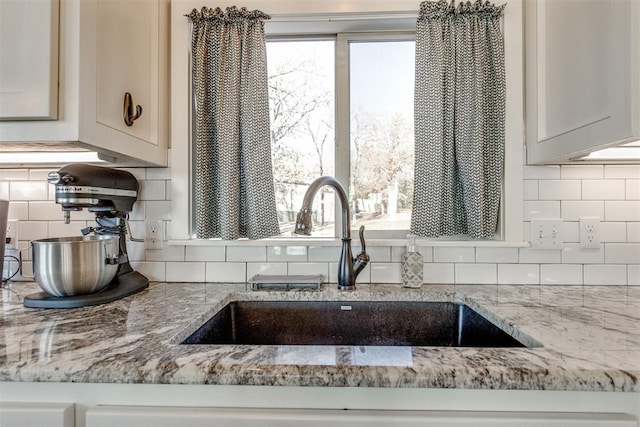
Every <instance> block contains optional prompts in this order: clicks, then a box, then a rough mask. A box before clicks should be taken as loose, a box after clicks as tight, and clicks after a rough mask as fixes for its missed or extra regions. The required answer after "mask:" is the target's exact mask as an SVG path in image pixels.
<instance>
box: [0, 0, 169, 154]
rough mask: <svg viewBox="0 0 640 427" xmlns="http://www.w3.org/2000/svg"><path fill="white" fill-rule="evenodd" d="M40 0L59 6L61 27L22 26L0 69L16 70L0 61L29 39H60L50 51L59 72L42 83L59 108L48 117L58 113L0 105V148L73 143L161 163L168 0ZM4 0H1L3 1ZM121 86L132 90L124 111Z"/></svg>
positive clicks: (1, 21) (1, 18)
mask: <svg viewBox="0 0 640 427" xmlns="http://www.w3.org/2000/svg"><path fill="white" fill-rule="evenodd" d="M10 1H14V0H10ZM16 1H17V2H19V3H24V4H25V5H26V4H28V5H29V7H28V9H29V10H31V4H32V2H31V1H28V2H24V1H23V0H16ZM37 1H38V2H44V3H51V4H53V5H54V6H55V7H54V9H55V8H58V7H59V17H60V20H59V31H58V32H57V33H56V34H52V35H43V34H42V32H36V33H31V32H27V33H26V34H23V35H22V37H16V38H15V39H14V43H13V44H11V45H10V46H9V50H10V51H11V53H7V54H4V53H3V54H2V56H1V58H2V60H3V62H2V67H1V69H2V71H3V73H4V72H5V70H8V72H9V74H17V73H20V70H19V69H17V68H15V67H13V66H12V64H10V63H6V64H5V62H4V58H5V56H8V55H18V56H20V52H23V53H22V54H23V55H24V52H25V50H26V51H28V49H29V46H30V45H33V44H43V45H54V44H55V46H58V39H59V52H57V51H54V53H56V55H57V59H58V61H59V76H58V79H57V80H55V81H49V82H47V84H48V88H49V89H52V88H53V89H55V90H52V92H55V93H56V94H57V96H58V102H57V107H58V114H57V118H56V116H55V114H53V115H51V116H50V117H51V118H53V119H56V120H47V121H44V120H42V117H43V116H42V115H35V114H32V115H31V116H30V117H29V118H30V119H32V120H30V121H24V120H22V121H19V120H16V119H15V116H14V115H9V114H5V113H4V111H3V110H0V115H2V116H4V118H5V119H4V120H2V121H0V151H2V150H3V146H4V147H5V149H11V150H16V149H19V148H20V146H31V145H32V144H33V143H34V142H37V144H38V145H39V147H38V149H42V146H45V147H48V148H49V149H51V150H56V149H59V147H61V146H65V147H69V146H74V145H75V146H79V147H83V148H88V149H92V150H95V151H97V152H99V153H101V154H102V155H103V156H104V157H105V158H108V159H110V160H112V161H115V162H116V163H117V164H121V165H140V166H148V165H154V166H166V165H167V155H168V153H167V148H168V140H169V100H168V96H169V2H168V0H37ZM58 1H59V3H58ZM4 2H5V0H0V4H4ZM10 20H11V17H10V16H8V15H5V14H3V15H0V28H2V30H0V34H1V35H4V32H3V30H4V26H5V22H6V21H10ZM23 24H24V23H23V22H21V23H20V25H23ZM20 25H18V27H19V26H20ZM53 36H55V37H56V42H55V43H53V41H52V39H51V37H53ZM36 38H37V40H36ZM2 48H3V50H4V48H5V45H2ZM51 50H53V48H51ZM29 57H30V55H29ZM0 81H1V80H0ZM34 86H35V85H34ZM126 93H129V94H130V95H131V104H132V108H131V113H130V114H125V113H124V104H125V94H126ZM2 103H3V104H4V101H2ZM137 106H139V110H140V111H141V114H139V117H138V118H137V119H135V120H132V121H129V124H127V123H126V121H125V117H124V116H125V115H127V116H128V115H133V116H135V114H136V107H137ZM54 113H55V110H54ZM33 119H37V120H33Z"/></svg>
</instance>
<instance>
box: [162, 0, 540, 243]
mask: <svg viewBox="0 0 640 427" xmlns="http://www.w3.org/2000/svg"><path fill="white" fill-rule="evenodd" d="M522 2H523V0H510V1H509V6H508V7H507V8H506V9H505V16H504V18H503V31H504V34H505V71H506V77H507V99H506V111H507V118H506V129H505V131H506V132H505V133H506V144H505V165H504V177H505V178H504V185H503V192H502V200H503V203H501V214H500V226H499V229H500V230H501V233H500V236H499V240H471V239H469V238H464V237H460V236H457V238H456V237H454V239H452V238H447V239H444V238H440V239H426V238H425V239H420V240H419V243H420V245H424V246H497V247H522V246H527V243H526V242H524V241H523V234H524V233H523V231H524V230H523V220H524V218H523V188H522V185H523V165H524V164H525V162H524V155H525V153H524V122H523V114H524V110H523V101H524V99H523V95H524V93H523V87H524V86H523V34H522V30H523V28H522ZM191 3H194V2H193V1H192V0H177V1H174V2H172V5H171V9H172V10H171V17H172V31H171V52H172V55H171V99H172V103H171V117H172V123H171V125H172V126H171V150H170V159H171V165H170V167H171V178H172V179H171V194H172V201H171V206H172V221H171V229H170V232H171V236H170V240H169V244H172V245H173V244H178V245H203V246H207V245H212V246H218V245H229V244H233V245H249V246H264V245H297V246H299V245H310V244H312V245H328V246H334V245H338V244H339V243H340V241H339V238H316V237H313V236H312V237H305V238H298V237H274V238H270V239H263V240H255V241H250V240H236V241H223V240H220V239H212V240H202V239H195V238H194V236H193V234H192V232H191V230H192V221H191V218H192V211H193V208H192V206H193V205H192V197H191V193H192V191H191V187H192V182H193V168H192V167H191V144H190V141H191V114H190V106H191V90H190V63H191V62H190V42H189V39H190V28H189V25H188V24H187V23H186V20H185V19H184V13H185V10H190V9H189V6H190V5H191ZM498 3H503V1H498ZM194 4H195V3H194ZM198 4H199V3H198ZM334 6H335V5H333V3H332V2H328V3H327V4H322V5H315V6H313V5H310V6H308V7H309V8H310V9H309V11H308V13H307V12H306V9H305V12H301V11H298V10H292V12H293V13H290V12H289V11H288V10H287V11H285V10H278V7H276V6H275V4H274V6H273V8H274V10H273V12H271V14H272V21H269V22H268V23H267V26H266V28H267V31H266V32H267V36H268V37H270V36H278V37H281V36H293V37H295V36H296V34H292V33H291V32H289V31H290V30H291V29H292V28H293V29H295V31H298V32H299V33H297V35H298V36H300V37H301V38H302V37H304V38H305V39H306V38H307V36H308V35H316V36H318V37H319V38H325V36H326V35H327V34H328V33H327V31H326V30H324V29H326V28H333V27H337V28H338V29H340V30H342V31H336V32H332V34H334V35H335V34H337V33H342V35H343V38H344V37H347V38H348V37H354V38H357V37H360V36H363V35H362V34H361V33H360V32H352V31H351V32H350V31H348V30H349V28H352V27H353V26H351V25H350V24H349V23H354V22H355V23H356V24H357V25H355V27H357V28H356V29H357V31H360V30H362V29H363V27H367V26H370V25H369V24H368V22H370V23H372V25H373V27H376V26H377V27H380V28H382V29H388V25H387V26H386V27H385V25H386V24H385V23H387V21H389V22H391V21H393V22H396V23H397V22H400V26H402V27H403V28H402V29H406V28H407V26H406V24H407V22H408V21H407V19H409V20H412V21H413V23H414V25H415V19H416V18H415V17H416V16H417V13H416V12H406V11H395V10H391V9H393V6H392V5H391V4H389V9H390V10H378V11H361V12H360V11H358V10H357V7H359V6H356V5H352V6H353V7H352V8H351V9H352V10H349V11H348V13H344V12H338V11H339V10H344V9H342V8H340V7H336V8H335V11H333V12H331V11H327V10H324V9H325V7H326V8H330V7H334ZM394 6H395V5H394ZM248 7H251V5H248ZM255 7H257V8H262V9H264V10H266V11H269V9H268V8H267V5H263V4H261V5H259V6H255ZM284 7H285V6H284V5H283V6H282V8H284ZM291 7H293V6H291ZM296 7H297V6H296ZM300 7H301V6H300ZM306 7H307V6H305V8H306ZM315 8H318V9H323V10H321V11H320V10H319V11H315ZM278 12H280V13H279V14H278ZM412 14H413V17H412V18H407V16H411V15H412ZM399 17H401V19H399ZM316 24H317V25H316ZM269 25H271V27H269ZM383 27H384V28H383ZM268 28H271V29H272V31H269V30H268ZM318 28H321V29H323V30H321V31H318V30H317V29H318ZM314 29H315V30H314ZM345 29H346V30H345ZM375 33H376V32H375V31H371V32H370V34H375ZM392 33H396V34H402V32H387V31H382V32H380V34H384V35H385V37H387V36H390V35H391V34H392ZM405 37H406V33H405ZM336 55H338V42H337V41H336ZM342 55H344V52H343V53H342ZM341 60H344V58H341V57H338V56H337V57H336V66H338V62H339V61H341ZM338 78H339V76H338V75H336V90H344V84H345V82H341V83H338ZM346 84H347V89H348V81H347V82H346ZM337 108H344V106H340V107H339V106H338V101H337V100H336V109H337ZM347 108H348V107H347ZM347 111H348V109H347ZM340 116H341V114H336V158H337V159H342V160H343V161H344V160H345V159H348V157H349V153H348V151H349V149H350V136H349V134H348V129H349V127H348V126H349V123H348V120H349V113H347V114H346V118H344V119H343V120H347V123H346V125H347V127H346V129H347V133H346V135H347V138H346V142H347V143H346V144H345V143H344V142H345V139H344V137H342V136H339V132H341V134H342V135H343V134H344V132H345V130H344V129H343V127H344V124H339V123H338V122H337V121H338V118H339V117H340ZM342 116H344V115H342ZM338 150H340V151H338ZM342 150H346V151H347V156H343V155H339V154H338V153H343V151H342ZM343 170H346V173H347V177H346V178H348V173H349V168H348V167H347V168H346V169H343ZM339 171H340V168H338V167H337V165H336V175H337V176H336V178H337V179H338V180H339V181H340V182H342V183H345V182H348V180H347V179H346V178H345V176H344V172H339ZM336 222H337V223H338V221H337V220H336ZM381 231H382V230H381ZM384 234H385V233H384V231H382V233H380V237H375V236H370V237H371V238H370V239H368V241H367V243H368V244H371V245H402V244H404V243H405V241H406V237H405V236H401V238H397V237H395V236H391V237H389V236H388V235H384ZM368 237H369V236H368Z"/></svg>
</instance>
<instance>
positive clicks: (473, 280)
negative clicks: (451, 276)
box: [455, 264, 498, 285]
mask: <svg viewBox="0 0 640 427" xmlns="http://www.w3.org/2000/svg"><path fill="white" fill-rule="evenodd" d="M455 279H456V283H460V284H468V285H476V284H478V285H495V284H496V283H498V268H497V265H496V264H455Z"/></svg>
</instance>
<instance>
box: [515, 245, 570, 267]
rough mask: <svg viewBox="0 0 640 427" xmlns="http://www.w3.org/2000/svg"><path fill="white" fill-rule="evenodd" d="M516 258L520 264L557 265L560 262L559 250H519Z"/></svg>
mask: <svg viewBox="0 0 640 427" xmlns="http://www.w3.org/2000/svg"><path fill="white" fill-rule="evenodd" d="M518 256H519V262H520V263H521V264H557V263H560V262H561V261H562V254H561V251H559V250H540V249H533V248H520V249H519V254H518Z"/></svg>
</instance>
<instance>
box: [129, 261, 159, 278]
mask: <svg viewBox="0 0 640 427" xmlns="http://www.w3.org/2000/svg"><path fill="white" fill-rule="evenodd" d="M131 267H133V269H134V270H136V271H138V272H140V273H141V274H143V275H144V276H146V277H147V279H149V280H150V281H152V282H164V281H165V280H166V279H167V276H166V264H165V263H164V262H132V263H131Z"/></svg>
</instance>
